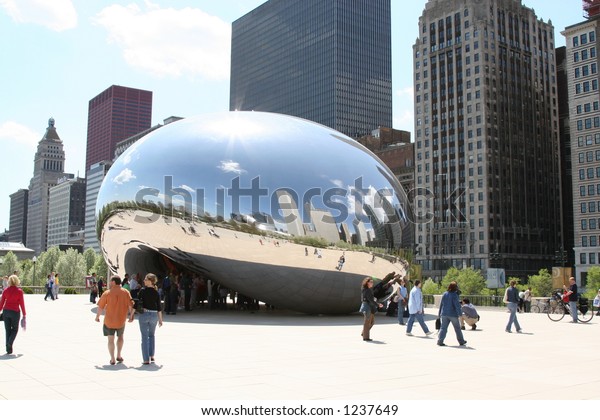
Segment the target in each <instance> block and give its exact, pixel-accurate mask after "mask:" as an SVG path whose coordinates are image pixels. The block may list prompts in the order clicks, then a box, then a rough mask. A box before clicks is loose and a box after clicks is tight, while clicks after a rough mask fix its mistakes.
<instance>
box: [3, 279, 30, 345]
mask: <svg viewBox="0 0 600 420" xmlns="http://www.w3.org/2000/svg"><path fill="white" fill-rule="evenodd" d="M20 284H21V281H20V280H19V278H18V277H17V276H15V275H12V276H10V277H9V278H8V287H7V288H6V289H4V292H3V293H2V298H1V299H0V311H3V312H2V314H3V316H4V328H5V329H6V354H12V352H13V343H14V342H15V338H16V337H17V332H18V331H19V319H20V318H21V311H22V312H23V319H25V316H26V312H25V300H24V299H23V291H22V290H21V289H19V285H20Z"/></svg>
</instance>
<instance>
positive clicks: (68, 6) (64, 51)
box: [0, 0, 584, 231]
mask: <svg viewBox="0 0 600 420" xmlns="http://www.w3.org/2000/svg"><path fill="white" fill-rule="evenodd" d="M262 3H264V0H153V1H141V0H129V1H113V2H111V1H107V0H85V1H84V0H0V51H1V53H2V60H1V63H2V64H1V65H0V144H1V150H2V156H3V159H2V177H1V180H0V231H4V229H5V228H6V229H8V225H9V215H10V198H9V194H12V193H13V192H15V191H17V190H18V189H19V188H28V186H29V180H30V178H31V176H32V174H33V158H34V155H35V151H36V147H37V143H38V142H39V140H40V139H41V138H42V136H43V135H44V132H45V129H46V127H47V123H48V119H49V118H50V117H53V118H54V119H55V120H56V128H57V131H58V134H59V136H60V137H61V139H62V140H63V143H64V148H65V153H66V165H65V167H66V171H67V172H70V173H74V174H77V173H78V172H79V173H80V175H81V176H83V175H84V172H83V169H84V165H85V145H86V138H87V106H88V101H89V100H90V99H91V98H93V97H94V96H96V95H97V94H98V93H100V92H102V91H103V90H104V89H106V88H107V87H109V86H111V85H113V84H117V85H123V86H129V87H135V88H140V89H147V90H151V91H153V92H154V98H153V112H152V124H153V125H154V124H158V123H162V121H163V119H165V118H167V117H169V116H172V115H176V116H182V117H189V116H192V115H197V114H203V113H207V112H214V111H226V110H228V108H229V51H230V37H231V22H233V21H234V20H236V19H237V18H239V17H240V16H242V15H244V14H246V13H247V12H249V11H251V10H252V9H254V8H255V7H257V6H258V5H260V4H262ZM425 3H426V0H392V48H393V55H392V60H393V68H392V71H393V89H394V97H393V101H394V115H393V124H394V128H397V129H401V130H407V131H411V132H412V131H413V102H412V101H413V90H412V44H413V43H414V41H415V39H416V38H417V35H418V18H419V16H420V15H421V13H422V11H423V8H424V7H425ZM522 3H523V4H524V5H526V6H528V7H531V8H533V9H535V11H536V14H537V16H538V18H542V19H543V20H544V21H548V20H549V19H551V20H552V23H553V24H554V27H555V38H556V46H561V45H564V38H563V37H562V35H560V32H561V31H562V30H563V29H564V28H565V27H566V26H569V25H572V24H575V23H578V22H581V21H582V20H584V18H583V12H582V9H581V1H580V0H522Z"/></svg>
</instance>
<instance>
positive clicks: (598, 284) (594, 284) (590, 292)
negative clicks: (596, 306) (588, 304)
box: [584, 265, 600, 299]
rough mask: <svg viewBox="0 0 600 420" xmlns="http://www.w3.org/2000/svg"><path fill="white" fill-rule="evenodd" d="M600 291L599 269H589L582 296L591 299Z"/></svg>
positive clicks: (597, 267)
mask: <svg viewBox="0 0 600 420" xmlns="http://www.w3.org/2000/svg"><path fill="white" fill-rule="evenodd" d="M598 289H600V267H599V266H597V265H596V266H594V267H591V268H590V269H589V270H588V272H587V285H586V291H585V293H584V296H585V297H587V298H589V299H593V298H594V297H596V295H597V294H598Z"/></svg>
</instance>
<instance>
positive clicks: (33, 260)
mask: <svg viewBox="0 0 600 420" xmlns="http://www.w3.org/2000/svg"><path fill="white" fill-rule="evenodd" d="M31 261H32V262H33V278H32V279H31V283H32V285H33V286H35V285H36V284H35V263H36V262H37V257H36V256H35V255H34V256H33V258H32V259H31Z"/></svg>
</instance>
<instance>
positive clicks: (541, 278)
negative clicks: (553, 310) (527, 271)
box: [529, 268, 552, 296]
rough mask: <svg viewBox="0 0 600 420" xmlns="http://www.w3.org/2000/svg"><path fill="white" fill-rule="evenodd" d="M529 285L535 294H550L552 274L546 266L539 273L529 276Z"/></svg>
mask: <svg viewBox="0 0 600 420" xmlns="http://www.w3.org/2000/svg"><path fill="white" fill-rule="evenodd" d="M529 285H530V286H531V293H532V294H533V296H550V295H551V294H552V275H551V274H550V272H549V271H548V270H547V269H546V268H542V269H541V270H540V271H539V272H538V274H534V275H532V276H529Z"/></svg>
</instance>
